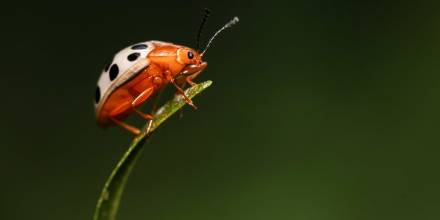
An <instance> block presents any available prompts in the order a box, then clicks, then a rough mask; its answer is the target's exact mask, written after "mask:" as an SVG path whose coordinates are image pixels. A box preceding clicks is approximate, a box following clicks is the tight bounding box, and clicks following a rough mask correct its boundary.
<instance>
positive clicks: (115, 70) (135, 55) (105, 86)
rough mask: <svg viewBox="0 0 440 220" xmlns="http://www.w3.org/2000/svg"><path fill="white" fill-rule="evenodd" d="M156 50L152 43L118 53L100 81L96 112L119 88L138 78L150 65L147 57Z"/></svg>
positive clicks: (96, 98)
mask: <svg viewBox="0 0 440 220" xmlns="http://www.w3.org/2000/svg"><path fill="white" fill-rule="evenodd" d="M153 49H154V44H153V42H152V41H147V42H142V43H138V44H134V45H132V46H129V47H126V48H124V49H122V50H121V51H119V52H118V53H116V55H115V56H114V57H113V60H112V62H111V63H110V64H109V65H108V66H106V67H105V69H104V70H103V71H102V73H101V76H100V77H99V80H98V85H97V87H96V92H95V111H96V112H99V109H100V108H101V107H102V104H103V103H104V102H105V100H106V99H107V98H108V96H109V95H110V94H111V93H112V92H113V91H114V90H115V89H116V88H118V87H119V86H121V85H122V84H124V83H125V82H127V81H128V80H129V79H131V78H133V77H134V76H136V75H137V74H138V73H139V72H140V71H141V70H142V69H144V68H145V67H147V66H148V65H149V64H150V61H149V60H148V58H147V56H148V54H149V53H150V52H151V51H152V50H153Z"/></svg>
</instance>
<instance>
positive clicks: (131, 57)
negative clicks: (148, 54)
mask: <svg viewBox="0 0 440 220" xmlns="http://www.w3.org/2000/svg"><path fill="white" fill-rule="evenodd" d="M140 55H141V54H140V53H132V54H130V55H128V56H127V60H128V61H135V60H136V59H137V58H138V57H139V56H140Z"/></svg>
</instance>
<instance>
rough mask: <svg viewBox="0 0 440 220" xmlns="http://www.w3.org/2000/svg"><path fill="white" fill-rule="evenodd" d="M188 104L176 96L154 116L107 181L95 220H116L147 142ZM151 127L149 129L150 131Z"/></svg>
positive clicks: (199, 86) (201, 87)
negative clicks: (131, 176)
mask: <svg viewBox="0 0 440 220" xmlns="http://www.w3.org/2000/svg"><path fill="white" fill-rule="evenodd" d="M211 84H212V81H205V82H203V83H200V84H197V85H195V86H193V87H191V88H188V89H187V90H186V91H185V94H186V95H187V96H188V97H189V98H193V97H194V96H196V95H197V94H199V93H200V92H202V91H203V90H205V89H206V88H208V87H209V86H210V85H211ZM185 104H186V102H185V100H184V99H183V96H182V95H178V96H175V97H174V99H172V100H170V101H168V102H167V103H165V105H163V106H162V107H161V108H159V109H158V110H157V112H156V113H155V114H154V115H155V116H154V120H153V121H152V123H148V124H147V125H146V126H145V127H144V128H143V129H142V133H141V134H139V135H138V136H137V137H136V138H135V139H134V140H133V142H132V143H131V145H130V147H129V148H128V149H127V151H126V152H125V153H124V155H122V158H121V159H120V160H119V162H118V164H117V165H116V167H115V168H114V169H113V171H112V173H111V175H110V177H109V178H108V179H107V181H106V182H105V185H104V189H103V190H102V192H101V195H100V197H99V199H98V204H97V205H96V209H95V213H94V215H93V219H94V220H115V219H116V214H117V212H118V208H119V203H120V201H121V196H122V193H123V191H124V186H125V183H126V182H127V179H128V176H129V175H130V172H131V170H132V169H133V167H134V165H135V163H136V159H137V158H138V157H139V155H140V153H141V152H142V147H143V144H144V142H145V140H147V139H148V137H149V136H150V135H151V133H152V132H153V131H154V130H156V129H157V127H159V125H161V124H162V123H163V122H164V121H165V120H166V119H168V118H169V117H170V116H171V115H173V114H174V113H175V112H177V110H179V109H180V108H182V107H183V106H184V105H185ZM148 127H149V129H148Z"/></svg>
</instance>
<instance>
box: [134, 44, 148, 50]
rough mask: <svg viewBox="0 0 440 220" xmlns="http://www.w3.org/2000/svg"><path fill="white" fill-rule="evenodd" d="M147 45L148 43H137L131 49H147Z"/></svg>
mask: <svg viewBox="0 0 440 220" xmlns="http://www.w3.org/2000/svg"><path fill="white" fill-rule="evenodd" d="M147 47H148V46H147V45H146V44H137V45H134V46H132V47H131V49H133V50H142V49H147Z"/></svg>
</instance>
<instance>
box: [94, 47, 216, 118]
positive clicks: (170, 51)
mask: <svg viewBox="0 0 440 220" xmlns="http://www.w3.org/2000/svg"><path fill="white" fill-rule="evenodd" d="M151 43H152V44H153V46H154V47H155V48H154V49H153V50H152V51H151V52H150V53H149V54H148V55H147V57H146V58H144V59H148V60H149V65H148V66H147V67H145V68H144V69H142V70H141V71H139V73H137V74H136V75H135V76H134V77H133V78H131V79H130V80H128V81H127V82H126V83H124V84H122V85H121V86H120V87H118V88H116V89H114V90H113V91H111V93H110V94H109V95H108V97H107V99H106V100H105V101H104V102H103V103H102V106H100V108H99V109H97V112H96V114H97V120H98V124H100V125H102V126H107V125H111V124H114V123H115V120H117V121H122V120H124V119H125V118H127V117H128V116H129V115H131V114H132V113H133V112H134V111H135V109H136V108H138V107H139V106H140V105H141V104H143V103H144V102H145V101H147V100H148V99H149V98H150V97H151V96H152V95H154V93H155V92H157V91H158V90H160V89H161V88H162V87H163V86H165V85H167V84H169V83H170V82H171V81H174V80H175V79H176V77H177V76H178V74H179V73H185V75H182V79H180V80H178V81H175V82H174V83H175V84H176V86H180V85H183V84H184V83H185V82H188V83H190V84H193V83H192V79H194V78H195V77H196V76H197V75H198V74H199V73H200V72H202V71H203V70H204V69H205V68H206V66H207V63H206V62H203V61H202V58H201V57H200V55H199V54H198V52H196V51H194V50H192V49H190V48H187V47H184V46H179V45H174V44H170V43H164V42H154V41H153V42H151ZM188 54H190V55H191V54H192V55H191V57H192V58H191V59H189V58H188ZM183 79H184V81H183ZM182 81H183V82H182ZM179 84H180V85H179Z"/></svg>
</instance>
